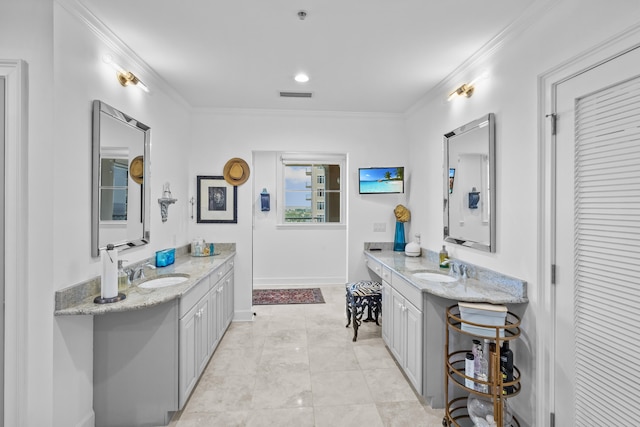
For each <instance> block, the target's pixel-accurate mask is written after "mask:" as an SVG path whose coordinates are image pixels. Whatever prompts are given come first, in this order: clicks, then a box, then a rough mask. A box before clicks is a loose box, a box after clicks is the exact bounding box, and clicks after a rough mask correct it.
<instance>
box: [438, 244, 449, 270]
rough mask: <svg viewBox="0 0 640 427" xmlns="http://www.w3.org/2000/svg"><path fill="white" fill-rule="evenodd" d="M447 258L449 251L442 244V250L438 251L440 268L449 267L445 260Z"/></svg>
mask: <svg viewBox="0 0 640 427" xmlns="http://www.w3.org/2000/svg"><path fill="white" fill-rule="evenodd" d="M448 260H449V253H448V252H447V248H445V246H444V245H442V250H441V251H440V268H449V264H448V263H447V262H446V261H448Z"/></svg>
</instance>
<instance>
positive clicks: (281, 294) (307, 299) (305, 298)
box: [253, 288, 324, 305]
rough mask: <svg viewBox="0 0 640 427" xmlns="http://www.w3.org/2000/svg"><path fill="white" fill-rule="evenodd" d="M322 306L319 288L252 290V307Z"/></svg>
mask: <svg viewBox="0 0 640 427" xmlns="http://www.w3.org/2000/svg"><path fill="white" fill-rule="evenodd" d="M274 304H324V298H323V296H322V291H321V290H320V288H307V289H254V290H253V305H274Z"/></svg>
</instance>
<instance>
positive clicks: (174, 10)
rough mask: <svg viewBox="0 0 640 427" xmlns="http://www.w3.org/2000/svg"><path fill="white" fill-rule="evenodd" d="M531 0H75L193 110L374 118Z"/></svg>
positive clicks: (436, 77) (413, 94)
mask: <svg viewBox="0 0 640 427" xmlns="http://www.w3.org/2000/svg"><path fill="white" fill-rule="evenodd" d="M535 1H536V0H360V1H355V0H227V1H221V0H180V1H178V0H126V1H125V0H109V1H105V0H80V2H81V3H82V4H84V5H85V6H86V7H87V8H88V9H89V10H90V11H91V12H92V13H93V14H94V15H96V17H97V18H98V19H99V20H100V21H102V22H103V23H104V24H105V25H106V26H107V27H109V29H111V31H113V32H114V33H115V34H116V35H117V36H118V37H119V38H120V39H121V40H122V41H124V43H126V45H128V47H129V48H131V49H132V50H133V51H134V52H135V53H136V54H137V55H138V56H139V57H140V58H141V59H142V60H143V61H144V62H146V64H148V65H149V66H150V67H151V68H153V70H155V72H156V73H157V74H158V75H160V76H161V77H162V78H163V79H164V80H165V81H166V82H167V83H168V84H169V85H170V86H172V87H173V88H174V89H175V90H176V91H177V92H178V93H179V94H180V95H181V96H182V97H183V98H184V99H185V100H186V101H187V102H188V103H189V104H190V105H191V106H192V107H194V108H225V109H226V108H252V109H280V110H282V109H285V110H314V111H347V112H379V113H403V112H405V111H407V110H408V109H409V108H410V107H411V106H412V105H414V104H415V103H416V102H418V100H419V99H420V98H421V97H422V96H423V95H424V94H425V93H427V92H428V91H429V90H430V89H431V88H433V87H434V86H435V85H437V84H438V83H439V82H440V81H442V80H443V79H444V78H445V77H446V76H447V75H449V74H450V73H451V72H452V71H453V70H454V69H455V68H456V67H458V66H459V65H460V64H462V63H463V62H464V61H465V60H466V59H467V58H469V57H470V56H471V55H473V54H474V53H475V52H477V51H478V50H479V49H480V48H481V47H482V46H483V45H485V44H486V43H487V42H489V41H490V40H491V39H493V38H494V37H496V36H497V35H498V34H499V33H500V32H501V31H503V30H504V29H505V28H507V27H508V26H509V25H510V24H512V23H513V22H514V20H516V19H517V18H518V17H519V16H521V15H522V14H523V12H524V11H525V10H526V9H527V7H529V6H531V5H532V4H533V3H535ZM300 10H304V11H306V12H307V17H306V19H305V20H300V19H299V18H298V12H299V11H300ZM131 71H133V72H134V73H135V72H136V70H131ZM300 71H304V72H306V73H307V74H309V76H310V78H311V80H310V81H309V82H308V83H304V84H300V83H296V82H295V81H294V80H293V77H294V75H295V74H296V73H298V72H300ZM141 78H142V79H143V80H144V78H143V77H142V76H141ZM452 89H453V88H452ZM151 90H153V87H151ZM279 91H305V92H312V93H313V97H312V98H311V99H282V98H280V97H279Z"/></svg>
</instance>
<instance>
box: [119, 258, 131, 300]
mask: <svg viewBox="0 0 640 427" xmlns="http://www.w3.org/2000/svg"><path fill="white" fill-rule="evenodd" d="M124 261H126V260H124V259H119V260H118V293H120V294H126V293H127V290H128V288H129V275H128V274H127V272H126V271H124V266H123V265H122V263H123V262H124Z"/></svg>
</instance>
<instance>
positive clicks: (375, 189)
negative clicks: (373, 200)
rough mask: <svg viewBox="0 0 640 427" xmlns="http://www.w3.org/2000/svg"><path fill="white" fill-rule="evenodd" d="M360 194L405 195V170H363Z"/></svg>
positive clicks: (361, 172)
mask: <svg viewBox="0 0 640 427" xmlns="http://www.w3.org/2000/svg"><path fill="white" fill-rule="evenodd" d="M359 175H360V194H375V193H403V192H404V168H403V167H398V168H361V169H360V171H359Z"/></svg>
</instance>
